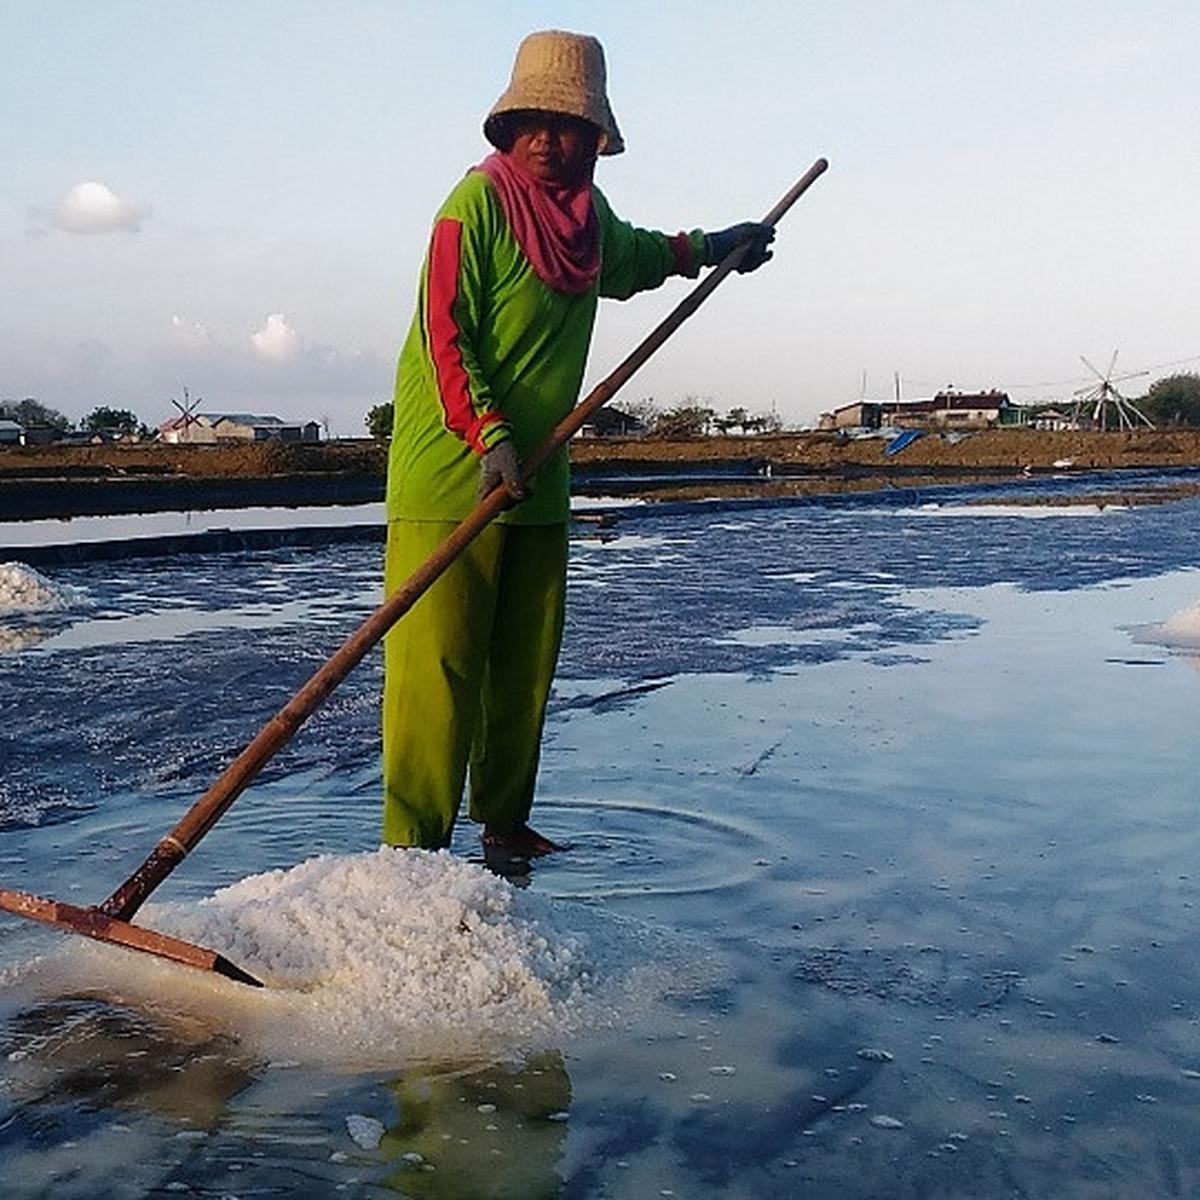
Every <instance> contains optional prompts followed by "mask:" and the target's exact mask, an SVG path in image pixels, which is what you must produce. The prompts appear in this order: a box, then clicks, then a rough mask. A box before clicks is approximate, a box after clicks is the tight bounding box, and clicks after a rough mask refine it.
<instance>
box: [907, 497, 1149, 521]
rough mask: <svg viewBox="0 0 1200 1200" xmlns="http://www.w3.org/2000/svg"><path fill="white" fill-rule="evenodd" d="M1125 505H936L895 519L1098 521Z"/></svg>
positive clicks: (913, 510) (931, 503) (932, 504)
mask: <svg viewBox="0 0 1200 1200" xmlns="http://www.w3.org/2000/svg"><path fill="white" fill-rule="evenodd" d="M1128 509H1129V505H1127V504H1053V503H1044V504H990V503H978V504H941V503H938V502H936V501H933V502H930V503H928V504H921V505H919V506H918V507H916V508H898V509H895V510H894V512H895V513H896V515H897V516H904V517H911V516H918V517H1025V518H1027V519H1029V520H1037V519H1040V518H1042V517H1101V516H1107V515H1109V514H1111V513H1118V512H1127V511H1128Z"/></svg>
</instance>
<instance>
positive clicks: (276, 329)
mask: <svg viewBox="0 0 1200 1200" xmlns="http://www.w3.org/2000/svg"><path fill="white" fill-rule="evenodd" d="M250 340H251V342H253V343H254V349H255V350H256V351H257V352H258V353H259V355H261V356H262V357H263V358H267V359H270V360H271V361H272V362H290V361H291V360H292V359H293V358H295V357H296V355H297V354H299V353H300V350H301V340H300V335H299V334H298V333H297V332H296V331H295V330H294V329H293V328H292V327H291V326H290V325H289V324H288V323H287V321H285V320H284V318H283V313H272V314H271V315H270V316H269V317H268V318H267V323H266V324H265V325H264V326H263V327H262V328H261V329H260V330H259V331H258V332H257V333H254V334H251V336H250Z"/></svg>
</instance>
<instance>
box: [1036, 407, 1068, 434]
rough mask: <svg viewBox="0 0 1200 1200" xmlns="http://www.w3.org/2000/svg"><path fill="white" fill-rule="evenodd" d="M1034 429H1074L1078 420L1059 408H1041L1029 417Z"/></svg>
mask: <svg viewBox="0 0 1200 1200" xmlns="http://www.w3.org/2000/svg"><path fill="white" fill-rule="evenodd" d="M1028 423H1029V424H1030V425H1032V426H1033V428H1034V429H1074V428H1075V425H1076V420H1075V418H1074V417H1072V415H1071V414H1070V413H1065V412H1063V411H1062V409H1059V408H1039V409H1037V410H1036V411H1035V412H1034V413H1033V415H1032V416H1031V417H1030V418H1029V422H1028Z"/></svg>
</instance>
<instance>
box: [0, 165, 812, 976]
mask: <svg viewBox="0 0 1200 1200" xmlns="http://www.w3.org/2000/svg"><path fill="white" fill-rule="evenodd" d="M828 166H829V163H828V162H827V161H826V160H825V159H824V158H818V159H817V161H816V162H814V163H813V165H812V166H811V167H809V169H808V170H807V171H806V172H805V173H804V175H802V176H801V177H800V179H798V180H797V181H796V183H795V184H793V186H792V187H791V188H790V189H789V190H788V192H787V193H786V194H785V195H784V197H783V198H782V199H781V200H780V201H779V203H778V204H776V205H775V207H774V208H773V209H771V211H770V212H769V213H768V214H767V215H766V216H765V217H764V218H763V222H762V223H763V224H764V225H769V226H772V227H773V226H774V225H776V224H777V223H778V222H779V220H780V219H781V218H782V217H783V215H784V213H786V212H787V211H788V209H789V208H791V207H792V205H793V204H795V202H796V201H797V200H799V199H800V197H801V196H802V195H804V193H805V192H806V191H808V189H809V187H811V186H812V184H813V183H815V182H816V180H817V179H818V178H819V177H820V176H821V175H822V174H823V173H824V172H825V170H826V169H827V168H828ZM750 245H751V242H749V241H743V242H741V243H740V244H739V245H738V246H736V247H735V248H734V249H733V250H731V251H730V252H729V253H728V254H727V255H726V256H725V258H724V259H722V260H721V262H720V263H719V264H718V265H717V267H716V268H715V270H713V271H711V272H710V273H709V274H708V275H707V276H706V277H705V278H704V279H703V280H702V281H701V282H700V283H699V284H698V285H697V286H696V287H695V288H693V289H692V291H691V292H689V293H688V295H686V296H685V297H684V298H683V300H681V301H680V303H679V304H678V305H676V307H675V308H674V309H673V310H672V311H671V312H670V313H669V314H668V315H667V316H666V317H665V318H664V319H663V320H662V321H661V322H660V324H659V325H658V326H657V327H656V328H655V329H654V330H653V331H652V332H651V333H650V334H649V336H648V337H646V339H645V340H644V341H643V342H642V343H641V345H639V346H638V347H637V348H636V349H635V350H634V351H633V352H632V353H631V354H630V355H629V357H628V358H626V359H625V360H624V362H622V363H621V365H620V366H618V367H617V369H616V370H615V371H613V372H612V374H611V375H609V376H608V377H607V378H606V379H604V380H603V381H602V382H600V383H598V384H597V385H596V386H595V387H594V388H593V389H592V390H591V391H590V392H589V393H588V394H587V396H585V397H584V399H583V400H581V401H580V402H579V404H577V405H576V406H575V408H574V409H572V411H571V412H570V413H569V414H568V415H567V416H566V417H564V418H563V420H562V421H560V422H559V423H558V425H556V426H555V428H554V429H553V431H552V432H551V433H550V434H549V436H548V437H547V438H546V439H545V441H543V442H542V444H541V445H540V446H538V448H537V449H536V450H534V452H533V453H532V454H530V455H529V456H528V458H527V459H526V460H525V462H524V463H523V464H522V468H521V479H522V482H528V481H529V480H530V479H532V478H533V476H534V475H536V474H537V472H538V471H539V470H540V469H541V468H542V466H544V465H545V463H546V462H547V460H548V459H549V458H550V457H551V456H552V455H553V454H555V453H556V452H557V451H558V450H560V449H561V448H562V447H563V446H564V445H565V444H566V442H567V441H568V439H570V438H571V437H572V436H573V435H574V434H575V433H576V432H577V431H578V430H579V428H580V426H581V425H582V424H583V423H584V422H585V421H586V420H587V419H588V417H590V416H591V415H592V413H594V412H595V411H596V410H597V409H598V408H600V407H601V406H602V405H603V404H605V403H607V402H608V401H609V400H611V399H612V397H613V396H614V395H616V393H617V391H618V390H619V389H620V388H621V387H623V386H624V385H625V384H626V383H627V382H628V381H629V379H630V378H631V377H632V376H633V374H634V372H636V371H637V370H638V368H639V367H641V366H642V365H643V363H645V362H646V360H647V359H648V358H650V356H651V355H652V354H653V353H654V352H655V351H656V350H657V349H658V348H659V347H660V346H661V345H662V344H663V343H664V342H665V341H666V340H667V338H669V337H670V336H671V334H673V333H674V332H675V330H676V329H678V328H679V326H680V325H682V324H683V322H684V321H686V320H687V318H688V317H690V316H691V315H692V313H694V312H695V311H696V310H697V309H698V308H699V307H700V305H701V304H703V303H704V301H705V300H707V299H708V297H709V296H710V295H711V294H712V293H713V292H714V291H715V290H716V288H717V286H718V285H719V284H720V283H721V281H722V280H723V279H724V278H725V277H726V276H727V275H728V274H729V273H730V272H731V271H734V270H736V269H737V268H738V267H739V266H740V265H741V262H742V259H743V258H744V257H745V256H746V253H747V251H748V250H749V248H750ZM509 503H510V501H509V497H508V494H507V492H506V491H505V489H504V488H503V487H496V488H494V489H493V490H492V491H491V492H489V493H488V495H487V496H485V497H484V498H483V499H482V500H481V501H480V502H479V503H478V504H477V505H476V506H475V508H474V509H473V510H472V512H471V513H470V515H469V516H467V517H466V518H465V519H464V520H463V521H462V523H461V524H460V525H458V526H457V527H456V528H455V530H454V532H453V533H451V534H450V536H449V537H448V538H447V539H446V540H445V541H444V542H443V543H442V544H441V545H440V546H439V547H438V548H437V550H435V551H434V552H433V554H431V555H430V556H429V558H428V559H427V560H426V561H425V563H424V564H422V565H421V566H420V567H418V568H417V570H416V571H414V572H413V573H412V575H410V576H409V578H408V579H407V580H405V582H404V583H403V584H401V586H400V587H399V588H397V589H396V591H395V592H393V593H392V595H391V596H389V597H388V598H387V599H386V600H385V601H384V602H383V604H381V605H380V606H379V607H378V608H377V609H376V610H375V611H374V612H373V613H372V614H371V615H370V616H369V617H368V618H367V619H366V620H365V621H364V622H363V623H362V625H360V626H359V628H358V629H357V630H356V631H355V632H354V633H353V634H351V635H350V637H349V638H347V640H346V641H345V642H344V643H343V644H342V645H341V647H340V648H339V649H338V650H337V651H335V652H334V654H333V656H332V657H331V658H329V659H328V660H327V661H326V663H325V664H324V666H322V667H320V668H318V670H317V671H316V672H315V673H314V674H313V675H312V677H311V678H310V679H309V680H308V682H307V683H305V684H304V685H303V687H301V688H300V690H299V691H298V692H296V694H295V695H294V696H293V697H292V698H291V700H289V701H288V703H287V704H285V705H284V706H283V708H281V709H280V710H279V712H277V713H276V714H275V716H273V717H272V718H271V719H270V720H269V721H268V722H267V724H266V725H264V726H263V728H262V729H261V730H260V731H259V733H258V735H257V736H256V737H255V738H254V740H253V741H251V742H250V744H249V745H248V746H246V748H245V749H244V750H243V751H242V752H241V754H239V755H238V756H237V758H235V759H234V760H233V762H231V763H230V764H229V766H228V767H226V768H225V770H224V771H222V772H221V774H220V775H219V776H218V777H217V779H216V781H215V782H214V783H213V784H212V786H211V787H210V788H209V789H208V791H206V792H205V793H204V795H202V796H201V797H200V799H199V800H197V801H196V803H195V804H193V805H192V807H191V808H190V809H189V810H188V811H187V813H185V814H184V816H183V818H182V819H181V820H180V821H179V823H178V824H177V825H176V826H175V828H174V829H172V830H171V832H170V833H168V834H167V835H166V836H165V837H164V838H163V839H162V840H161V841H160V842H159V843H158V845H157V846H155V848H154V850H153V851H152V852H151V854H150V857H149V858H147V859H146V861H145V862H144V863H142V865H141V866H140V867H138V869H137V870H136V871H135V872H134V873H133V874H132V875H131V876H130V877H129V878H128V879H127V880H126V881H125V882H124V883H123V884H121V886H120V887H119V888H117V890H116V891H115V892H113V894H112V895H111V896H109V898H108V899H107V900H105V901H104V902H103V903H101V904H98V905H95V906H94V907H91V908H80V907H78V906H77V905H74V904H66V903H64V902H63V901H61V900H47V899H45V898H43V897H41V896H36V895H33V894H32V893H29V892H18V891H12V890H10V889H8V888H0V910H4V911H6V912H10V913H14V914H15V915H17V916H19V917H28V918H29V919H30V920H33V921H42V922H44V923H45V924H47V925H53V926H55V927H56V928H58V929H62V930H64V931H66V932H68V933H78V934H82V935H83V936H84V937H90V938H95V939H96V940H97V941H101V942H111V943H112V944H114V945H118V946H124V947H126V948H127V949H130V950H141V951H143V952H144V953H146V954H153V955H156V956H157V957H159V958H166V959H169V960H171V961H172V962H177V963H182V964H184V965H185V966H189V967H196V968H198V969H200V970H202V971H213V972H215V973H216V974H218V975H224V976H225V977H226V978H228V979H233V980H236V981H237V982H238V983H245V984H249V985H250V986H252V987H263V986H264V984H263V983H262V981H261V980H259V979H256V978H255V977H254V976H253V975H251V974H250V973H249V972H248V971H244V970H242V968H241V967H239V966H237V965H236V964H235V963H232V962H230V961H229V959H227V958H225V957H224V955H221V954H218V953H217V952H216V951H215V950H208V949H206V948H205V947H203V946H196V945H193V944H192V943H191V942H185V941H182V940H181V939H179V938H173V937H169V936H168V935H166V934H162V933H157V932H156V931H155V930H153V929H146V928H144V927H142V926H139V925H134V924H132V918H133V916H134V914H135V913H136V912H137V910H138V909H139V908H141V906H142V904H143V903H145V901H146V899H147V898H148V897H149V895H150V893H151V892H153V891H154V889H155V888H156V887H158V885H159V884H160V883H162V881H163V880H164V879H166V877H167V876H168V875H169V874H170V873H171V872H172V871H173V870H174V869H175V867H176V866H178V865H179V863H180V862H182V861H183V859H184V858H185V857H186V856H187V854H188V853H189V852H190V851H191V850H192V849H194V847H195V846H196V843H197V842H199V841H200V839H201V838H202V837H203V836H204V835H205V834H206V833H207V832H208V831H209V830H210V829H211V828H212V827H213V826H214V825H215V824H216V823H217V821H218V820H220V818H221V817H222V816H223V815H224V814H225V811H226V810H227V809H228V808H229V806H230V805H231V804H232V803H233V802H234V801H235V800H236V799H237V798H238V796H240V795H241V794H242V792H243V791H244V790H245V789H246V788H247V787H248V786H249V784H250V782H251V780H252V779H253V778H254V777H255V776H256V775H257V774H258V773H259V771H261V770H262V768H263V767H264V766H265V765H266V764H267V762H269V761H270V759H271V758H273V757H274V755H275V754H277V753H278V752H279V751H280V750H281V749H282V748H283V747H284V746H285V745H286V744H287V743H288V742H289V741H291V739H292V737H293V736H294V735H295V733H296V731H297V730H298V729H299V728H300V726H301V725H302V724H303V723H304V722H305V721H306V720H307V719H308V718H309V717H310V716H311V715H312V714H313V712H314V711H315V710H316V709H317V708H318V707H319V706H320V705H321V704H322V703H323V702H324V700H325V699H326V697H327V696H329V694H330V693H331V692H332V691H333V690H334V688H336V687H337V686H338V684H339V683H341V682H342V680H343V679H345V678H346V676H347V675H348V674H349V673H350V671H351V670H352V669H353V668H354V667H355V666H356V665H357V664H358V663H359V662H360V661H361V660H362V659H363V657H364V656H365V655H366V653H367V651H368V650H370V649H371V648H372V647H373V646H375V644H376V643H377V642H379V641H380V640H381V639H382V638H383V636H384V634H385V633H387V631H388V630H389V629H391V627H392V626H393V625H394V624H395V623H396V622H397V621H398V620H400V618H401V617H402V616H403V615H404V614H405V613H406V612H408V610H409V609H410V608H412V606H413V605H414V604H415V603H416V602H417V600H418V599H420V597H421V596H422V595H423V594H424V593H425V592H426V591H427V590H428V589H429V587H430V586H431V585H432V584H433V582H434V581H435V580H436V579H437V578H438V576H440V575H441V574H442V572H443V571H445V570H446V568H447V567H449V565H450V564H451V563H452V562H453V561H454V560H455V559H456V558H457V557H458V556H459V555H460V554H461V553H462V552H463V550H464V549H466V547H467V546H468V545H469V544H470V543H471V542H472V541H473V540H474V539H475V538H476V537H477V536H478V535H479V534H480V533H481V532H482V531H483V530H484V529H485V528H486V527H487V526H488V525H490V524H491V522H492V521H493V520H495V518H496V517H497V516H499V514H500V513H501V511H502V510H503V509H505V508H506V507H508V505H509Z"/></svg>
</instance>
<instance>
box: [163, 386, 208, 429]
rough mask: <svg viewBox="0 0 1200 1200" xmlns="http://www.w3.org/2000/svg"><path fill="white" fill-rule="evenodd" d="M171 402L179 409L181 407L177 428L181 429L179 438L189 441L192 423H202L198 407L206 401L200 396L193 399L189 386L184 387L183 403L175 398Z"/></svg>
mask: <svg viewBox="0 0 1200 1200" xmlns="http://www.w3.org/2000/svg"><path fill="white" fill-rule="evenodd" d="M171 403H172V404H173V405H175V407H176V408H177V409H179V414H180V415H179V417H178V424H177V425H176V428H177V429H178V430H179V440H180V441H181V442H186V441H188V428H189V427H190V426H192V425H199V424H200V418H199V417H198V416H197V415H196V409H197V408H199V407H200V405H201V404H203V403H204V401H203V400H202V399H201V398H200V397H199V396H197V397H196V399H195V400H193V399H192V398H191V397H190V396H189V395H188V390H187V388H184V389H183V403H182V404H180V402H179V401H178V400H174V399H173V400H172V401H171Z"/></svg>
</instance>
